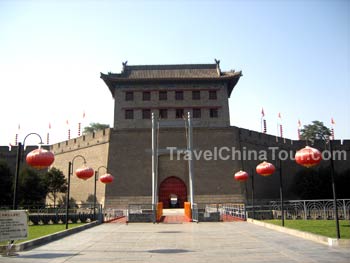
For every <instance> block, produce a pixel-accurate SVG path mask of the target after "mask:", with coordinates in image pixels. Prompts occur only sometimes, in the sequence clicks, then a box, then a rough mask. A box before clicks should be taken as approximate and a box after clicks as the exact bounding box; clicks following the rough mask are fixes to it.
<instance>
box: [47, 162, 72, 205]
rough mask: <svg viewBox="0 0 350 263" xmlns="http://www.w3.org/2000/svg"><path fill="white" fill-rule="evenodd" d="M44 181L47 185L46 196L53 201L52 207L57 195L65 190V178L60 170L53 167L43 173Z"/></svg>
mask: <svg viewBox="0 0 350 263" xmlns="http://www.w3.org/2000/svg"><path fill="white" fill-rule="evenodd" d="M44 182H45V185H46V187H47V193H48V197H49V198H50V199H51V200H52V201H53V205H54V207H56V200H57V195H58V194H59V193H65V192H66V191H67V188H68V187H67V180H66V178H64V174H63V172H62V171H61V170H59V169H57V168H55V167H53V168H51V169H50V170H49V171H48V172H47V173H46V174H45V177H44Z"/></svg>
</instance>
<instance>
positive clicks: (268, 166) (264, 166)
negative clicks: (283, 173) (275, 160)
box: [253, 161, 276, 214]
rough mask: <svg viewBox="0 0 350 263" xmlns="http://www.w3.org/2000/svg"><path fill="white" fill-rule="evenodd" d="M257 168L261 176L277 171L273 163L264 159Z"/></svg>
mask: <svg viewBox="0 0 350 263" xmlns="http://www.w3.org/2000/svg"><path fill="white" fill-rule="evenodd" d="M255 170H256V173H257V174H259V175H261V176H270V175H272V174H273V173H274V172H275V170H276V168H275V166H274V165H273V164H272V163H268V162H266V161H264V162H262V163H260V164H258V165H257V166H256V168H255ZM253 207H254V206H253ZM253 214H254V210H253Z"/></svg>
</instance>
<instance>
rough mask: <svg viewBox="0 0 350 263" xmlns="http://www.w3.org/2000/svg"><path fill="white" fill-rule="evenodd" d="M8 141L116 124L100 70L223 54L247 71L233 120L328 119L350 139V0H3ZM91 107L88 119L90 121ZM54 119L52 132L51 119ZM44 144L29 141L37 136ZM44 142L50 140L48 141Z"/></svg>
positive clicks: (256, 123) (250, 125) (0, 66)
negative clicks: (95, 124)
mask: <svg viewBox="0 0 350 263" xmlns="http://www.w3.org/2000/svg"><path fill="white" fill-rule="evenodd" d="M0 39H1V41H0V87H1V104H0V110H1V122H0V131H1V132H0V144H1V145H8V143H10V142H11V143H13V142H14V137H15V134H16V133H17V132H18V124H20V130H19V134H20V136H19V140H23V137H24V136H25V135H26V134H28V133H30V132H37V133H39V134H41V135H42V137H43V139H44V138H46V133H47V132H48V131H49V132H50V138H51V139H50V143H55V142H59V141H62V140H65V139H66V138H67V130H68V126H67V124H66V120H68V121H69V125H70V127H69V128H70V129H71V135H72V137H75V136H76V135H77V123H78V122H83V125H88V124H89V123H90V122H100V123H108V124H110V125H112V124H113V99H112V96H111V94H110V92H109V90H108V88H107V87H106V86H105V84H104V83H103V81H102V80H101V79H100V78H99V76H100V72H104V73H107V72H109V71H111V72H119V71H120V70H121V65H122V64H121V63H122V62H123V61H125V60H128V64H129V65H138V64H187V63H214V58H217V59H220V61H221V69H222V70H224V71H226V70H231V69H235V70H242V72H243V77H242V78H241V80H240V81H239V83H238V85H237V86H236V88H235V90H234V91H233V93H232V95H231V98H230V100H229V103H230V114H231V125H235V126H239V127H243V128H247V129H251V130H257V131H260V129H261V126H260V118H261V108H262V107H263V108H264V111H265V117H266V120H267V131H268V133H269V134H273V135H276V133H277V120H278V118H277V116H278V113H279V112H280V113H281V115H282V122H283V128H284V136H285V137H287V138H291V139H296V138H297V122H298V119H300V120H301V122H302V124H303V125H305V124H309V123H310V122H311V121H313V120H320V121H323V122H324V123H325V124H326V125H327V126H329V127H330V119H331V118H332V117H333V118H334V120H335V122H336V125H335V127H334V129H335V137H336V138H338V139H350V106H349V102H348V101H349V97H350V96H349V95H350V1H345V0H343V1H339V0H338V1H337V0H334V1H327V0H320V1H317V0H309V1H287V0H282V1H276V0H275V1H264V0H262V1H253V0H248V1H238V0H237V1H234V0H233V1H228V0H227V1H199V0H197V1H170V0H169V1H140V0H139V1H106V0H104V1H92V0H90V1H34V0H32V1H30V0H28V1H16V0H14V1H7V0H2V1H0ZM84 111H85V114H86V115H85V118H84V119H83V118H82V115H83V112H84ZM49 123H51V129H50V130H49V129H48V125H49ZM31 140H33V142H36V141H37V139H36V138H34V139H29V138H28V141H27V143H31V142H32V141H31ZM44 140H45V139H44Z"/></svg>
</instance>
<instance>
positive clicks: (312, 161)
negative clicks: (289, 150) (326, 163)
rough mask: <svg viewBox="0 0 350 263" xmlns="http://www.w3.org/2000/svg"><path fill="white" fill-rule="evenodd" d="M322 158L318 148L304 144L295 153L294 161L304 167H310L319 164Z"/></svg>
mask: <svg viewBox="0 0 350 263" xmlns="http://www.w3.org/2000/svg"><path fill="white" fill-rule="evenodd" d="M321 160H322V154H321V152H320V151H319V150H317V149H315V148H312V147H309V146H306V147H305V148H303V149H301V150H299V151H297V152H296V154H295V161H296V162H297V163H298V164H300V165H302V166H305V167H311V166H315V165H317V164H319V163H320V162H321Z"/></svg>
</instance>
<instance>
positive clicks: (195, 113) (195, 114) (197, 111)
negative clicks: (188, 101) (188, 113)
mask: <svg viewBox="0 0 350 263" xmlns="http://www.w3.org/2000/svg"><path fill="white" fill-rule="evenodd" d="M192 112H193V118H200V117H201V109H193V110H192Z"/></svg>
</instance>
